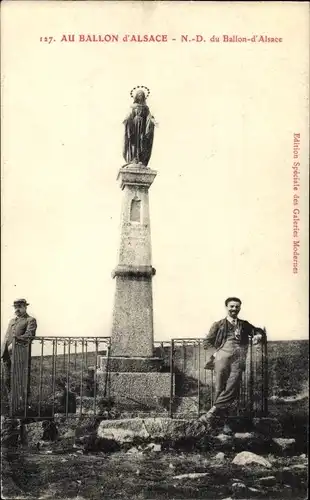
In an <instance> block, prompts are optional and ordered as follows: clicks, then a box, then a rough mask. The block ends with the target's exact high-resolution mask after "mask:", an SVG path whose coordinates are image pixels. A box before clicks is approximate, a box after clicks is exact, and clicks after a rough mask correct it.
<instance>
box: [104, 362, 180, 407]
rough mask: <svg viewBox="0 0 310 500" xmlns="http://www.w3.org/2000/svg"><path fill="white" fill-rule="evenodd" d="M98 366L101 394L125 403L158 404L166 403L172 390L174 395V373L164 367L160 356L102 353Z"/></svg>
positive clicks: (150, 405)
mask: <svg viewBox="0 0 310 500" xmlns="http://www.w3.org/2000/svg"><path fill="white" fill-rule="evenodd" d="M98 366H99V368H98V369H97V373H96V380H97V387H98V388H97V391H98V392H97V393H98V395H100V394H105V395H106V396H107V397H111V398H113V399H114V401H115V402H119V403H122V406H123V407H126V406H128V407H130V408H132V406H133V405H134V406H136V407H139V406H141V407H142V406H149V407H153V406H154V407H156V408H158V407H160V406H161V405H166V404H167V399H170V395H171V391H172V395H174V389H175V380H174V376H173V378H171V373H170V372H167V371H166V372H165V371H164V370H165V367H164V365H163V361H162V359H160V358H142V357H137V358H125V357H111V358H109V359H107V358H104V357H100V358H99V360H98ZM166 370H167V368H166Z"/></svg>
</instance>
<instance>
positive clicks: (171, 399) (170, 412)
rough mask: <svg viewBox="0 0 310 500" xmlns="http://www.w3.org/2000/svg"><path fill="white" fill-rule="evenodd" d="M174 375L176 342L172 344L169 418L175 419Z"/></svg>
mask: <svg viewBox="0 0 310 500" xmlns="http://www.w3.org/2000/svg"><path fill="white" fill-rule="evenodd" d="M173 375H174V340H171V344H170V401H169V416H170V418H172V417H173V385H174V384H173V382H174V381H173Z"/></svg>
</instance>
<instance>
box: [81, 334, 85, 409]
mask: <svg viewBox="0 0 310 500" xmlns="http://www.w3.org/2000/svg"><path fill="white" fill-rule="evenodd" d="M83 368H84V339H83V340H82V364H81V385H80V416H82V406H83Z"/></svg>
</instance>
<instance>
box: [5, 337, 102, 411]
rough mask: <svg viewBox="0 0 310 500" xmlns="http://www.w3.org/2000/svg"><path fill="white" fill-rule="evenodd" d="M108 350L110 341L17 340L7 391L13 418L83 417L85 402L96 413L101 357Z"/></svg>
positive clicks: (98, 339) (15, 340)
mask: <svg viewBox="0 0 310 500" xmlns="http://www.w3.org/2000/svg"><path fill="white" fill-rule="evenodd" d="M109 350H110V337H39V336H38V337H34V338H31V339H27V340H24V339H22V338H14V339H13V343H12V354H11V375H10V380H9V384H7V387H6V388H4V390H5V389H8V391H7V392H8V396H9V414H10V416H17V415H18V416H23V417H25V418H26V417H32V418H45V417H50V416H52V417H53V416H54V415H55V413H63V414H65V415H66V416H68V414H82V411H83V399H85V398H89V399H90V400H91V404H92V407H93V408H94V409H95V408H96V402H97V383H96V376H97V367H98V356H99V355H103V356H106V355H109ZM34 353H38V355H36V356H35V355H34Z"/></svg>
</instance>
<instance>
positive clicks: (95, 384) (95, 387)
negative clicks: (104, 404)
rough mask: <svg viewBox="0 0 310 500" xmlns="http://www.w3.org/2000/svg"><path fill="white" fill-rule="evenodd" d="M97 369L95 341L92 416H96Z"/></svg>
mask: <svg viewBox="0 0 310 500" xmlns="http://www.w3.org/2000/svg"><path fill="white" fill-rule="evenodd" d="M97 367H98V340H95V372H94V415H96V398H97Z"/></svg>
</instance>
